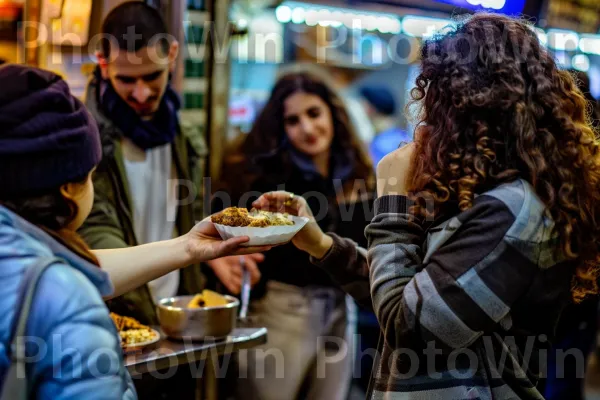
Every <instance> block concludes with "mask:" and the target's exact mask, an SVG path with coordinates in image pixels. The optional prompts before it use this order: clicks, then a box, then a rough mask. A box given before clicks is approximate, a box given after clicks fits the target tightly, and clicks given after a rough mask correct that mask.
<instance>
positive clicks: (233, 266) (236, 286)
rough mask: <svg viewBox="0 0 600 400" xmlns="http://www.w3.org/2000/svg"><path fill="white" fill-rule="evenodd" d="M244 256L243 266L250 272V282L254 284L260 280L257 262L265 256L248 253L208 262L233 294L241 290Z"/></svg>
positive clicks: (261, 260)
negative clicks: (242, 259)
mask: <svg viewBox="0 0 600 400" xmlns="http://www.w3.org/2000/svg"><path fill="white" fill-rule="evenodd" d="M242 257H243V258H244V264H245V268H246V269H247V270H248V271H249V272H250V283H251V284H252V285H253V286H254V285H255V284H256V283H258V281H259V280H260V270H259V269H258V263H261V262H263V261H264V260H265V256H264V255H262V254H260V253H257V254H249V255H246V256H233V257H223V258H218V259H216V260H212V261H209V262H208V265H209V266H210V267H211V268H212V270H213V271H214V272H215V275H216V276H217V278H219V280H220V281H221V283H223V285H225V287H226V288H227V290H229V291H230V292H231V293H233V294H239V293H240V292H241V290H242V276H243V272H244V271H243V269H242V261H241V258H242Z"/></svg>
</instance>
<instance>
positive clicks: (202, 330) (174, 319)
mask: <svg viewBox="0 0 600 400" xmlns="http://www.w3.org/2000/svg"><path fill="white" fill-rule="evenodd" d="M239 304H240V303H239V301H238V299H236V298H235V297H232V296H226V295H221V294H219V293H216V292H213V291H210V290H204V291H203V292H202V294H197V295H195V296H176V297H170V298H166V299H162V300H161V301H159V302H158V304H157V314H158V320H159V323H160V327H161V328H162V330H163V332H164V333H165V334H166V335H167V336H169V337H171V338H175V339H191V340H205V339H209V338H210V339H219V338H223V337H226V336H227V335H229V334H230V333H231V332H232V331H233V330H234V329H235V322H236V318H237V314H238V308H239Z"/></svg>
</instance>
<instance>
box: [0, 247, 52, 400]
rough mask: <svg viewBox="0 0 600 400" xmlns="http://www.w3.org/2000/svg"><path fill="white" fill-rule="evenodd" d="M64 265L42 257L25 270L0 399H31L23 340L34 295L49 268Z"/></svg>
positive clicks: (16, 307)
mask: <svg viewBox="0 0 600 400" xmlns="http://www.w3.org/2000/svg"><path fill="white" fill-rule="evenodd" d="M58 262H62V260H61V259H60V258H56V257H53V258H42V259H40V260H39V261H37V262H36V263H35V264H34V265H32V266H31V267H29V268H27V269H26V270H25V274H24V276H23V279H22V280H21V284H20V285H19V293H18V297H17V302H16V304H15V315H14V317H13V323H12V330H11V335H10V337H9V339H10V340H9V343H10V347H9V348H8V349H7V351H8V352H9V357H10V360H11V363H10V367H9V369H8V371H7V372H6V375H5V376H4V382H3V385H2V394H1V395H0V400H26V399H28V398H29V388H28V386H27V377H26V375H25V366H26V353H25V343H24V342H23V339H22V338H23V337H24V336H25V333H26V332H25V329H26V328H27V319H28V317H29V312H30V311H31V305H32V303H33V296H34V295H35V290H36V287H37V284H38V281H39V280H40V277H41V276H42V274H43V272H44V271H45V270H46V268H48V267H49V266H51V265H53V264H55V263H58Z"/></svg>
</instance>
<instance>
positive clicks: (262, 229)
mask: <svg viewBox="0 0 600 400" xmlns="http://www.w3.org/2000/svg"><path fill="white" fill-rule="evenodd" d="M211 221H212V222H213V223H214V224H215V227H216V228H217V231H219V234H220V235H221V238H222V239H223V240H227V239H231V238H234V237H240V236H248V237H249V238H250V241H249V242H247V243H244V244H243V245H244V246H270V245H278V244H283V243H287V242H289V241H290V240H292V238H293V237H294V236H295V235H296V234H297V233H298V232H299V231H300V229H302V228H304V225H306V223H307V222H308V218H304V217H296V216H292V215H289V214H283V213H275V212H270V211H258V210H255V209H252V210H251V211H248V209H246V208H238V207H229V208H226V209H225V210H223V211H221V212H220V213H217V214H215V215H213V216H212V217H211Z"/></svg>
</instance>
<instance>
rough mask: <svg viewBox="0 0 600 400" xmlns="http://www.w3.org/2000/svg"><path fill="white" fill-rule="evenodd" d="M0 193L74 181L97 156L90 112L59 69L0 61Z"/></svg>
mask: <svg viewBox="0 0 600 400" xmlns="http://www.w3.org/2000/svg"><path fill="white" fill-rule="evenodd" d="M0 88H1V89H0V199H1V198H2V197H6V196H13V195H16V196H19V195H26V194H34V193H41V192H43V191H44V190H48V189H52V188H56V187H59V186H61V185H63V184H65V183H69V182H75V181H78V180H80V179H83V178H85V176H86V175H87V174H88V173H89V172H90V171H91V170H92V168H93V167H94V166H96V165H97V164H98V163H99V162H100V159H101V157H102V148H101V145H100V135H99V133H98V127H97V125H96V122H95V121H94V119H93V117H92V116H91V115H90V113H89V112H88V111H87V109H86V108H85V106H84V105H83V104H82V103H81V102H80V101H79V100H78V99H77V98H75V97H74V96H73V95H72V94H71V92H70V90H69V86H68V85H67V83H66V82H65V81H64V80H62V78H60V77H59V76H58V75H56V74H54V73H52V72H49V71H44V70H41V69H38V68H33V67H28V66H23V65H16V64H8V65H4V66H2V67H0Z"/></svg>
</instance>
